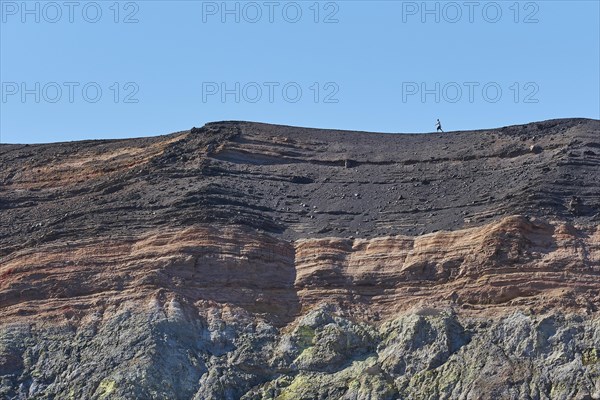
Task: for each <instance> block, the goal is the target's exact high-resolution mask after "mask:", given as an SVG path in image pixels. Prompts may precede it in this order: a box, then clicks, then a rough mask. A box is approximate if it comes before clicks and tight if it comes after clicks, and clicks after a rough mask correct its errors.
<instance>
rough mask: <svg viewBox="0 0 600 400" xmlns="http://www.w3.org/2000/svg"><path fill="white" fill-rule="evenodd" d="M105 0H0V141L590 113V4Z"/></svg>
mask: <svg viewBox="0 0 600 400" xmlns="http://www.w3.org/2000/svg"><path fill="white" fill-rule="evenodd" d="M115 3H116V2H115V1H112V0H109V1H97V2H89V1H74V2H72V3H68V4H67V3H65V1H57V2H48V1H27V2H26V3H23V2H22V1H21V0H19V1H6V0H1V1H0V9H1V11H2V15H1V18H2V19H1V20H0V29H1V37H0V58H1V59H0V67H1V70H0V74H1V76H0V81H1V82H2V88H1V89H2V93H1V98H0V107H1V110H0V121H1V122H0V142H2V143H37V142H54V141H66V140H79V139H88V138H123V137H133V136H150V135H157V134H165V133H170V132H174V131H178V130H185V129H189V128H191V127H192V126H201V125H203V124H204V123H206V122H210V121H218V120H251V121H261V122H269V123H277V124H287V125H298V126H308V127H323V128H339V129H352V130H367V131H383V132H429V131H432V130H434V129H435V128H434V124H435V120H436V118H439V119H440V120H441V121H442V124H443V125H444V128H445V129H446V130H463V129H479V128H491V127H499V126H505V125H511V124H518V123H526V122H531V121H537V120H545V119H552V118H563V117H587V118H596V119H598V118H600V100H599V97H600V81H599V79H600V77H599V75H600V72H599V71H600V31H599V29H600V28H599V27H600V8H599V1H597V0H592V1H536V2H527V1H520V2H515V1H498V2H488V1H473V2H466V1H457V2H448V1H441V2H431V1H430V2H427V3H426V4H425V3H423V2H422V1H417V2H411V1H337V2H327V1H320V2H316V1H298V2H288V1H271V2H269V1H257V2H248V1H242V2H235V1H229V2H227V3H226V4H225V3H223V2H221V1H218V2H206V1H171V0H170V1H132V2H127V1H120V2H118V3H116V5H115ZM23 4H26V6H25V7H23ZM317 10H318V13H317ZM299 12H300V13H301V15H299V14H298V13H299ZM98 13H100V14H98ZM36 19H38V21H36ZM236 19H238V20H239V22H238V21H236ZM436 19H437V21H436ZM223 20H224V22H223ZM94 21H96V22H94ZM115 21H116V22H115ZM294 21H296V22H294ZM126 22H129V23H126ZM317 88H318V89H317ZM98 89H100V90H101V92H102V93H101V95H99V94H98V93H97V90H98ZM223 89H225V90H226V92H225V93H223ZM259 90H260V92H259ZM298 90H301V92H302V93H301V95H300V94H299V93H298ZM423 90H425V96H424V97H423V96H422V94H423ZM498 90H501V93H499V92H498ZM223 94H224V98H223V96H222V95H223ZM236 97H237V98H236ZM436 97H438V98H436Z"/></svg>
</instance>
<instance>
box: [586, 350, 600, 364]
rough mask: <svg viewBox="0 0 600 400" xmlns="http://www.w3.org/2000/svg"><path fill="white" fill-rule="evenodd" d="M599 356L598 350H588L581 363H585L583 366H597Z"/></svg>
mask: <svg viewBox="0 0 600 400" xmlns="http://www.w3.org/2000/svg"><path fill="white" fill-rule="evenodd" d="M598 356H599V354H598V350H597V349H586V350H584V351H583V354H582V355H581V362H582V363H583V365H591V364H596V363H598V361H600V359H599V358H598Z"/></svg>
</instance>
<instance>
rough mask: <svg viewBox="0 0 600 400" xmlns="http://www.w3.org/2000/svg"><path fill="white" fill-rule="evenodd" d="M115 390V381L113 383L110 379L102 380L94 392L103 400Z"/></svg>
mask: <svg viewBox="0 0 600 400" xmlns="http://www.w3.org/2000/svg"><path fill="white" fill-rule="evenodd" d="M115 388H116V382H115V381H113V380H112V379H104V380H103V381H102V382H100V385H98V389H97V390H96V392H97V393H98V395H99V396H100V397H99V398H101V399H104V398H106V397H107V396H109V395H110V394H111V393H112V392H114V391H115Z"/></svg>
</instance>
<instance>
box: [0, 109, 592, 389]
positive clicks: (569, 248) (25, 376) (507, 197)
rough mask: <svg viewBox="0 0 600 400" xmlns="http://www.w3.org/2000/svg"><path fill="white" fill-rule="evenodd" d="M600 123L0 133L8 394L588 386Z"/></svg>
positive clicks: (0, 274) (2, 357)
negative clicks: (67, 137) (100, 134)
mask: <svg viewBox="0 0 600 400" xmlns="http://www.w3.org/2000/svg"><path fill="white" fill-rule="evenodd" d="M599 134H600V122H599V121H595V120H581V119H571V120H554V121H546V122H540V123H534V124H529V125H523V126H513V127H506V128H502V129H496V130H489V131H476V132H456V133H446V134H443V135H439V134H430V135H389V134H372V133H361V132H341V131H324V130H315V129H303V128H292V127H285V126H273V125H265V124H256V123H245V122H224V123H214V124H208V125H207V126H205V127H203V128H200V129H196V130H194V132H179V133H176V134H173V135H167V136H162V137H155V138H143V139H130V140H118V141H86V142H75V143H64V144H47V145H29V146H24V145H0V185H1V186H0V218H1V220H2V228H1V229H0V398H6V399H29V398H36V399H594V398H600V380H599V374H600V353H599V352H600V319H598V314H597V311H598V310H597V308H598V304H599V301H600V299H599V297H598V296H599V294H598V293H599V292H598V289H599V287H600V284H599V283H598V282H599V280H598V277H599V272H600V227H599V226H598V221H599V213H600V139H599V136H598V135H599Z"/></svg>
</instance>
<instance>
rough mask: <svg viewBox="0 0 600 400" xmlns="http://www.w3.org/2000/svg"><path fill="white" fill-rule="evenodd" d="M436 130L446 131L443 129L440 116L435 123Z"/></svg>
mask: <svg viewBox="0 0 600 400" xmlns="http://www.w3.org/2000/svg"><path fill="white" fill-rule="evenodd" d="M435 131H436V132H444V130H443V129H442V123H441V122H440V120H439V118H438V120H437V122H436V123H435Z"/></svg>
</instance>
